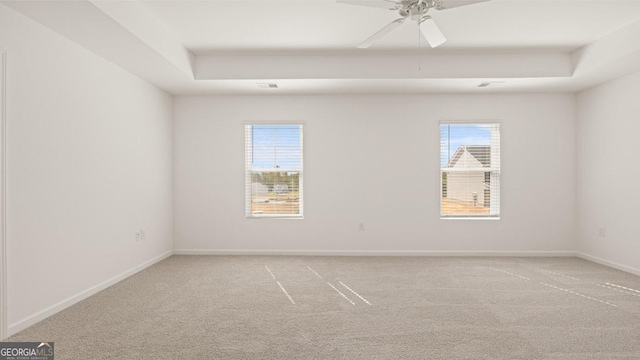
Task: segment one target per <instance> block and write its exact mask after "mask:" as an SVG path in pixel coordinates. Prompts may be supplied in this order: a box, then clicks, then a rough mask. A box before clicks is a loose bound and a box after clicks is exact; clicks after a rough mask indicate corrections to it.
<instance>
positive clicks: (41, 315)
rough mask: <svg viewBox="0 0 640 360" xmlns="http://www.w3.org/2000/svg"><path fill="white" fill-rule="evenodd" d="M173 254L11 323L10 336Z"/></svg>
mask: <svg viewBox="0 0 640 360" xmlns="http://www.w3.org/2000/svg"><path fill="white" fill-rule="evenodd" d="M171 255H173V251H167V252H166V253H164V254H162V255H160V256H157V257H155V258H153V259H151V260H148V261H146V262H144V263H142V264H140V265H138V266H136V267H134V268H133V269H129V270H127V271H125V272H123V273H122V274H120V275H116V276H114V277H112V278H111V279H109V280H107V281H105V282H102V283H100V284H98V285H96V286H93V287H91V288H89V289H87V290H84V291H81V292H79V293H78V294H76V295H74V296H71V297H70V298H68V299H66V300H63V301H61V302H59V303H57V304H55V305H52V306H50V307H48V308H46V309H44V310H42V311H40V312H38V313H35V314H33V315H31V316H29V317H27V318H25V319H22V320H20V321H18V322H16V323H14V324H11V325H9V329H8V330H9V331H8V333H9V336H12V335H14V334H17V333H19V332H20V331H22V330H24V329H26V328H28V327H30V326H32V325H34V324H36V323H38V322H40V321H42V320H44V319H46V318H48V317H49V316H51V315H53V314H55V313H58V312H60V311H62V310H64V309H66V308H68V307H69V306H72V305H74V304H76V303H78V302H80V301H82V300H84V299H86V298H88V297H90V296H91V295H94V294H96V293H98V292H100V291H102V290H104V289H106V288H108V287H109V286H112V285H114V284H116V283H118V282H120V281H122V280H124V279H126V278H128V277H129V276H131V275H134V274H136V273H138V272H140V271H142V270H144V269H146V268H148V267H149V266H151V265H154V264H155V263H158V262H160V261H162V260H164V259H166V258H168V257H169V256H171Z"/></svg>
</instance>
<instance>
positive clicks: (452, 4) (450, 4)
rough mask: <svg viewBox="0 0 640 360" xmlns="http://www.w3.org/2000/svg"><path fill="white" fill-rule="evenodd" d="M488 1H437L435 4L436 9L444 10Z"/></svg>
mask: <svg viewBox="0 0 640 360" xmlns="http://www.w3.org/2000/svg"><path fill="white" fill-rule="evenodd" d="M485 1H489V0H439V1H437V2H436V9H438V10H445V9H451V8H456V7H460V6H465V5H473V4H477V3H481V2H485Z"/></svg>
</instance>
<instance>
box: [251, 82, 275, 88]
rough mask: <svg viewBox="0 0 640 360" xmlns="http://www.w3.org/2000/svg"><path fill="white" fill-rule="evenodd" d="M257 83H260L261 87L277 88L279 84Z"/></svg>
mask: <svg viewBox="0 0 640 360" xmlns="http://www.w3.org/2000/svg"><path fill="white" fill-rule="evenodd" d="M256 85H258V87H259V88H260V89H277V88H278V84H276V83H257V84H256Z"/></svg>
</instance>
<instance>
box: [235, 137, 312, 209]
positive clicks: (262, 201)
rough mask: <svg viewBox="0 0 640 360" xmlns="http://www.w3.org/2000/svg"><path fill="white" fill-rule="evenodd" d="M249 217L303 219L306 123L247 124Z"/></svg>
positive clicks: (246, 173)
mask: <svg viewBox="0 0 640 360" xmlns="http://www.w3.org/2000/svg"><path fill="white" fill-rule="evenodd" d="M245 157H246V158H245V169H246V172H245V194H246V200H245V201H246V215H247V217H291V218H302V214H303V196H302V194H303V181H302V178H303V176H302V175H303V171H302V125H245Z"/></svg>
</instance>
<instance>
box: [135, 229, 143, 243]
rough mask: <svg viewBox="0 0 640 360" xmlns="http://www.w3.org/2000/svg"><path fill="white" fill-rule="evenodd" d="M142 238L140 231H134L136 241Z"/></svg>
mask: <svg viewBox="0 0 640 360" xmlns="http://www.w3.org/2000/svg"><path fill="white" fill-rule="evenodd" d="M140 240H142V232H140V231H136V241H140Z"/></svg>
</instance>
